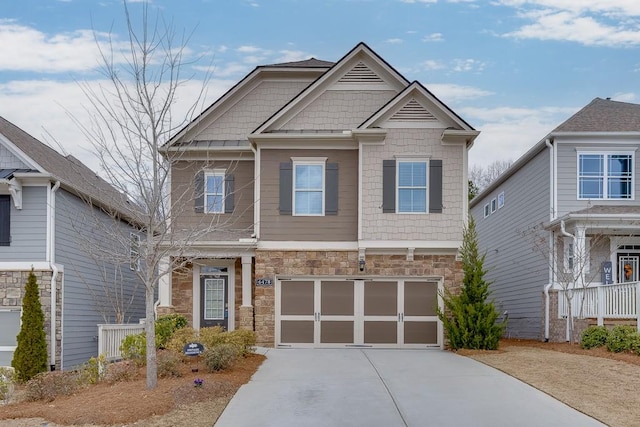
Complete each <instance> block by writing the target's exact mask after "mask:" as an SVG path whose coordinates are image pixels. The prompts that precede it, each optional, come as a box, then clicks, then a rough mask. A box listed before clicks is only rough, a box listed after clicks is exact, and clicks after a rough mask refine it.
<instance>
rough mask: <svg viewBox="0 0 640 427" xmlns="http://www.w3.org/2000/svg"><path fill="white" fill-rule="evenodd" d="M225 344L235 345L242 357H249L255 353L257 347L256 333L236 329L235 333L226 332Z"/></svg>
mask: <svg viewBox="0 0 640 427" xmlns="http://www.w3.org/2000/svg"><path fill="white" fill-rule="evenodd" d="M223 335H224V342H225V343H228V344H233V345H235V346H236V347H237V348H238V353H239V354H240V355H241V356H243V357H244V356H247V355H248V354H250V353H253V351H254V350H255V346H256V333H255V332H253V331H249V330H246V329H236V330H235V331H231V332H225V333H224V334H223Z"/></svg>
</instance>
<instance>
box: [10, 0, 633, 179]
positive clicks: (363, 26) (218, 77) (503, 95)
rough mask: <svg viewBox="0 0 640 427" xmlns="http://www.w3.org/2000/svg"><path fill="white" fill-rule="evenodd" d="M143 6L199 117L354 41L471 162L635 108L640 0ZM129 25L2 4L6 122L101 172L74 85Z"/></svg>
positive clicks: (329, 0) (38, 4)
mask: <svg viewBox="0 0 640 427" xmlns="http://www.w3.org/2000/svg"><path fill="white" fill-rule="evenodd" d="M148 3H149V7H150V11H151V14H152V15H153V16H156V15H155V14H160V16H161V17H162V18H163V19H164V20H165V22H171V23H172V24H173V28H174V29H175V31H176V34H177V35H178V37H184V40H186V42H185V45H186V46H185V47H186V49H185V57H184V59H185V62H184V65H183V76H187V77H189V79H190V80H189V82H188V83H186V84H185V85H184V86H183V89H182V90H183V92H181V96H180V99H179V101H178V102H177V104H176V105H175V111H176V114H186V111H187V105H190V104H191V102H192V100H193V99H195V98H196V96H197V94H198V93H200V89H201V88H202V81H203V79H204V78H205V76H208V79H209V80H208V81H207V84H206V92H205V95H204V99H203V101H202V102H203V103H202V104H201V105H202V108H200V109H199V110H198V112H199V111H202V110H203V109H204V108H205V107H206V106H207V105H209V104H211V103H212V102H213V101H214V100H215V99H217V98H218V97H219V96H220V95H222V94H223V93H224V92H225V91H226V90H227V89H229V88H230V87H231V86H232V85H234V84H235V83H236V82H238V81H239V80H241V79H242V78H243V77H244V76H245V75H246V74H247V73H249V72H250V71H251V70H252V69H253V68H255V67H256V66H258V65H263V64H271V63H279V62H287V61H297V60H303V59H308V58H310V57H315V58H318V59H323V60H327V61H337V60H339V59H340V58H341V57H342V56H344V55H345V54H346V53H347V52H348V51H349V50H350V49H352V48H353V47H354V46H355V45H356V44H357V43H359V42H361V41H362V42H365V43H366V44H367V45H368V46H369V47H370V48H372V49H373V50H374V51H375V52H376V53H378V54H379V55H380V56H381V57H382V58H384V59H385V60H386V61H387V62H388V63H389V64H390V65H391V66H393V67H394V68H395V69H396V70H397V71H399V72H400V73H401V74H403V75H404V76H405V77H406V78H407V79H408V80H409V81H413V80H418V81H420V82H421V83H422V84H423V85H425V86H426V87H427V89H429V90H430V91H431V92H432V93H434V94H435V95H436V96H437V97H438V98H439V99H440V100H441V101H443V102H444V103H445V104H446V105H448V106H449V107H450V108H451V109H453V111H455V112H456V113H457V114H458V115H460V116H461V117H462V118H463V119H464V120H465V121H466V122H467V123H469V124H470V125H471V126H473V127H474V128H475V129H476V130H479V131H480V132H481V133H480V136H479V137H478V138H477V139H476V142H475V145H474V147H473V148H472V149H471V151H470V152H469V165H470V167H473V166H480V167H486V166H487V165H489V164H491V163H492V162H494V161H496V160H516V159H517V158H518V157H519V156H521V155H522V154H524V153H525V152H526V151H527V150H528V149H529V148H531V147H532V146H533V145H535V143H537V142H538V141H540V140H541V139H542V138H544V136H545V135H546V134H547V133H549V132H550V131H551V130H553V128H555V127H556V126H558V125H559V124H560V123H562V122H563V121H564V120H566V119H567V118H569V117H570V116H571V115H572V114H574V113H575V112H577V111H578V110H579V109H580V108H582V107H583V106H585V105H586V104H588V103H589V102H590V101H591V100H593V99H594V98H596V97H600V98H611V99H613V100H617V101H624V102H632V103H640V1H638V0H607V1H602V0H532V1H527V0H492V1H481V0H182V1H176V0H150V1H149V2H148ZM142 6H143V5H142V3H141V2H140V0H136V1H130V2H129V8H130V11H131V13H132V17H133V22H134V23H135V22H140V21H139V19H137V18H138V16H139V13H138V12H139V11H140V10H141V7H142ZM125 23H126V20H125V14H124V8H123V4H122V1H119V0H20V1H13V0H0V116H2V117H4V118H5V119H7V120H9V121H11V122H12V123H14V124H15V125H17V126H19V127H20V128H22V129H23V130H25V131H26V132H28V133H30V134H31V135H32V136H34V137H35V138H37V139H39V140H40V141H43V142H45V143H46V144H48V145H51V146H52V147H54V148H56V149H57V150H58V151H60V152H62V153H63V154H73V155H74V156H76V157H78V158H79V159H81V160H82V161H83V162H84V163H86V164H87V165H88V166H90V167H92V168H93V169H94V170H96V171H97V172H98V173H100V171H99V170H98V163H97V160H96V158H95V156H94V155H93V152H94V150H93V149H92V148H91V147H90V145H89V144H88V143H87V142H86V140H85V138H84V137H83V135H82V133H81V132H80V130H79V128H78V126H77V125H76V124H75V123H74V122H75V121H76V120H77V121H80V122H83V121H84V120H86V117H88V116H87V114H90V112H91V108H90V107H89V104H88V102H87V98H86V95H85V94H84V93H83V91H82V90H81V88H80V86H81V84H86V85H89V86H93V87H95V85H99V84H105V77H104V75H103V74H101V73H100V68H99V66H100V56H99V49H98V45H100V46H106V44H105V43H106V42H107V40H108V39H111V40H112V41H113V42H114V45H115V46H119V45H120V43H123V42H125V41H126V38H127V33H126V25H125ZM181 40H182V39H181ZM207 73H208V74H207ZM107 83H108V82H107Z"/></svg>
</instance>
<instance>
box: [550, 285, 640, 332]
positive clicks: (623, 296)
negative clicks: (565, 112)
mask: <svg viewBox="0 0 640 427" xmlns="http://www.w3.org/2000/svg"><path fill="white" fill-rule="evenodd" d="M572 293H573V295H572V297H571V312H572V314H573V315H574V316H575V317H580V316H581V317H591V318H596V319H598V325H603V324H604V319H638V318H639V315H640V309H639V308H638V304H640V300H638V297H637V296H638V295H639V294H640V282H629V283H616V284H612V285H594V286H590V287H588V288H586V289H575V290H573V291H572ZM567 306H568V304H567V299H566V298H565V291H558V315H559V316H560V317H566V316H567V315H568V313H569V309H568V307H567ZM638 320H639V321H638V327H639V330H640V319H638Z"/></svg>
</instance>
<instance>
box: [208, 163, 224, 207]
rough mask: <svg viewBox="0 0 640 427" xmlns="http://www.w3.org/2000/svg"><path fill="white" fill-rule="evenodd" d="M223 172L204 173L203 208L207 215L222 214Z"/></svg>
mask: <svg viewBox="0 0 640 427" xmlns="http://www.w3.org/2000/svg"><path fill="white" fill-rule="evenodd" d="M224 187H225V185H224V171H214V172H207V173H205V187H204V207H205V212H207V213H224V198H225V197H224V196H225V194H224V193H225V192H224Z"/></svg>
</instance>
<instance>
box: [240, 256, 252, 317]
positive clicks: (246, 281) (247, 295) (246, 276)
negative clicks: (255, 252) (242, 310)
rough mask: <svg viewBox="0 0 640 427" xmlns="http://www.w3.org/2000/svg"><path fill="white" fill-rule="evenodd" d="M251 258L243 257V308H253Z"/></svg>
mask: <svg viewBox="0 0 640 427" xmlns="http://www.w3.org/2000/svg"><path fill="white" fill-rule="evenodd" d="M252 258H253V257H251V256H243V257H242V306H243V307H251V265H252V262H251V261H252Z"/></svg>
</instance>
